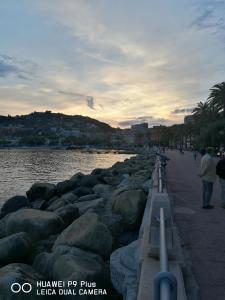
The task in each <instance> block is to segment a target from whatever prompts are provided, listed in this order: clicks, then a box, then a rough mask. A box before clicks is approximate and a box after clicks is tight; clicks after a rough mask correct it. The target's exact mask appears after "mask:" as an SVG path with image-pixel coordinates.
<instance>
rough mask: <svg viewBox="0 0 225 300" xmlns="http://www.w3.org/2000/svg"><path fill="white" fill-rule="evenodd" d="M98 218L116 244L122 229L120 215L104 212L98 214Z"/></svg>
mask: <svg viewBox="0 0 225 300" xmlns="http://www.w3.org/2000/svg"><path fill="white" fill-rule="evenodd" d="M100 220H101V222H102V223H104V224H105V225H106V227H107V228H108V229H109V231H110V232H111V234H112V237H113V240H114V246H116V245H117V241H118V239H119V237H120V235H121V233H122V231H123V222H122V216H121V215H116V214H112V213H107V212H105V213H102V214H100Z"/></svg>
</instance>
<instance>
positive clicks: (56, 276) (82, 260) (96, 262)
mask: <svg viewBox="0 0 225 300" xmlns="http://www.w3.org/2000/svg"><path fill="white" fill-rule="evenodd" d="M33 267H34V268H35V269H36V270H38V271H39V272H40V273H43V274H47V276H48V278H50V279H52V280H63V281H77V282H79V283H80V282H81V281H88V282H96V284H97V288H107V287H108V286H109V284H110V277H109V270H108V268H107V266H106V264H105V263H104V261H103V259H102V258H101V257H100V256H99V255H97V254H95V253H92V252H87V251H83V250H81V249H79V248H75V247H68V246H59V247H57V248H56V249H55V251H54V252H53V253H51V254H49V253H41V254H40V255H38V256H37V257H36V258H35V260H34V263H33ZM107 290H108V289H107ZM76 299H85V300H86V299H87V300H88V299H90V296H81V298H79V297H77V296H76ZM98 299H101V297H98Z"/></svg>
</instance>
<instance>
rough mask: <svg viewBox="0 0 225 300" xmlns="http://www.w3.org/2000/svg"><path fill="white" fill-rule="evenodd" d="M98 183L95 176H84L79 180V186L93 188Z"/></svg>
mask: <svg viewBox="0 0 225 300" xmlns="http://www.w3.org/2000/svg"><path fill="white" fill-rule="evenodd" d="M98 183H99V181H98V178H97V176H95V175H85V176H83V177H82V178H81V180H80V185H81V186H87V187H93V186H94V185H96V184H98Z"/></svg>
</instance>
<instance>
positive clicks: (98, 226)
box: [53, 213, 113, 257]
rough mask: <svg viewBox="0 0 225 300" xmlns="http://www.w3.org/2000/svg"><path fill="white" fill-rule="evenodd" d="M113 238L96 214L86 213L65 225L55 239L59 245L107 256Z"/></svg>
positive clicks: (56, 244) (55, 245)
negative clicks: (67, 225)
mask: <svg viewBox="0 0 225 300" xmlns="http://www.w3.org/2000/svg"><path fill="white" fill-rule="evenodd" d="M112 244H113V238H112V235H111V233H110V231H109V230H108V228H107V227H106V226H105V225H104V224H103V223H102V222H101V221H100V218H99V216H98V215H96V214H94V213H86V214H84V215H83V216H81V217H80V218H78V219H77V220H75V221H74V222H73V223H72V224H71V225H70V226H69V227H67V228H66V229H65V230H64V231H63V232H62V233H61V234H60V235H59V237H58V238H57V240H56V241H55V244H54V247H53V249H55V248H56V247H57V246H59V245H67V246H71V247H78V248H81V249H83V250H87V251H93V252H95V253H97V254H99V255H101V256H104V257H107V256H109V255H110V253H111V250H112Z"/></svg>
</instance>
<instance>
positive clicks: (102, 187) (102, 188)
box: [93, 184, 113, 199]
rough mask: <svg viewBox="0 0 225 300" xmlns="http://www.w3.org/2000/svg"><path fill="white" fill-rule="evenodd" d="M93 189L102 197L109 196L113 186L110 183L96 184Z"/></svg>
mask: <svg viewBox="0 0 225 300" xmlns="http://www.w3.org/2000/svg"><path fill="white" fill-rule="evenodd" d="M93 191H94V193H95V194H97V195H98V196H100V197H103V198H106V199H107V198H109V197H110V195H111V193H112V191H113V187H112V186H111V185H109V184H96V185H95V186H94V187H93Z"/></svg>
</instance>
